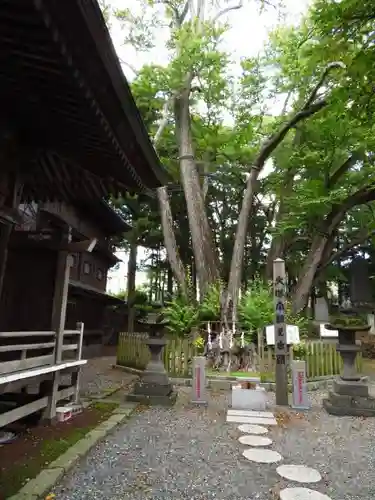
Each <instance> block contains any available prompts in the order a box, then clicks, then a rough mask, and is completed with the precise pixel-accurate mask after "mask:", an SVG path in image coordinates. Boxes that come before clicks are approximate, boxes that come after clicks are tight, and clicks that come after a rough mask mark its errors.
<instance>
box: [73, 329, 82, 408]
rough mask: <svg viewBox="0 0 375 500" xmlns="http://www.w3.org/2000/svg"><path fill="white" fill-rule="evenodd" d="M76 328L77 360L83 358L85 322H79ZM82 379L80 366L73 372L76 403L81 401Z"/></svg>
mask: <svg viewBox="0 0 375 500" xmlns="http://www.w3.org/2000/svg"><path fill="white" fill-rule="evenodd" d="M76 329H77V331H79V338H78V350H77V361H80V360H81V358H82V344H83V330H84V324H83V323H81V322H79V323H77V326H76ZM80 381H81V367H78V369H77V371H75V372H74V373H73V374H72V384H73V385H74V397H73V401H74V403H75V404H78V403H79V389H80Z"/></svg>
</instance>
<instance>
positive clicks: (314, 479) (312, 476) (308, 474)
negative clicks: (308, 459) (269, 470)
mask: <svg viewBox="0 0 375 500" xmlns="http://www.w3.org/2000/svg"><path fill="white" fill-rule="evenodd" d="M276 472H277V473H278V474H279V476H281V477H284V478H285V479H289V480H290V481H297V482H298V483H318V482H319V481H320V480H321V479H322V476H321V475H320V473H319V471H317V470H316V469H312V468H311V467H306V466H305V465H280V466H279V467H278V468H277V469H276Z"/></svg>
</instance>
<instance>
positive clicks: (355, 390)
mask: <svg viewBox="0 0 375 500" xmlns="http://www.w3.org/2000/svg"><path fill="white" fill-rule="evenodd" d="M333 390H334V392H335V393H336V394H342V395H345V396H352V397H358V396H362V397H367V396H368V386H367V385H366V384H365V383H363V382H361V381H353V382H351V381H347V380H340V379H339V380H335V381H334V383H333Z"/></svg>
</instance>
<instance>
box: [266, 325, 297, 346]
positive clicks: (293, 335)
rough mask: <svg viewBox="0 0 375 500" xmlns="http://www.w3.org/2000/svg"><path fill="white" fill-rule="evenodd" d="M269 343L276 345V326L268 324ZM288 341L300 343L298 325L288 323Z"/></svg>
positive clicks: (267, 336) (267, 335)
mask: <svg viewBox="0 0 375 500" xmlns="http://www.w3.org/2000/svg"><path fill="white" fill-rule="evenodd" d="M266 339H267V345H275V326H274V325H269V326H266ZM286 343H287V344H298V343H299V328H298V326H296V325H286Z"/></svg>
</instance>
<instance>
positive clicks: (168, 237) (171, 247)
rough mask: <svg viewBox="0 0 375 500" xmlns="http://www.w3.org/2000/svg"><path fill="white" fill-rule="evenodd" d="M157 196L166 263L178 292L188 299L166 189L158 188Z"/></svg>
mask: <svg viewBox="0 0 375 500" xmlns="http://www.w3.org/2000/svg"><path fill="white" fill-rule="evenodd" d="M157 195H158V200H159V206H160V216H161V226H162V230H163V236H164V245H165V249H166V252H167V256H168V261H169V264H170V266H171V269H172V272H173V274H174V277H175V278H176V281H177V284H178V287H179V289H180V291H181V292H182V294H183V295H184V296H185V297H188V296H189V290H188V283H187V280H186V274H185V269H184V266H183V264H182V261H181V258H180V256H179V254H178V249H177V243H176V237H175V235H174V231H173V219H172V211H171V205H170V203H169V198H168V192H167V188H166V187H161V188H158V189H157Z"/></svg>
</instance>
